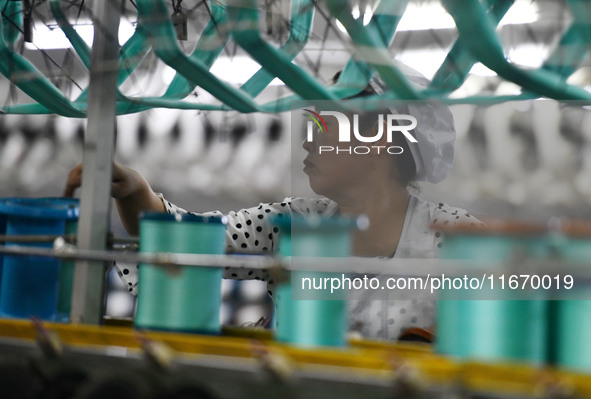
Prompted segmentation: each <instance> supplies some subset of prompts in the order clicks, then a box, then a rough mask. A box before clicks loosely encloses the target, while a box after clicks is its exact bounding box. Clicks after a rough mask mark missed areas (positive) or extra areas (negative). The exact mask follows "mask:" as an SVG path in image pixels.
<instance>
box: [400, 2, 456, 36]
mask: <svg viewBox="0 0 591 399" xmlns="http://www.w3.org/2000/svg"><path fill="white" fill-rule="evenodd" d="M455 27H456V23H455V22H454V19H453V18H452V17H451V15H449V14H448V13H447V11H445V9H444V8H443V6H441V4H439V3H435V2H430V3H423V4H417V3H410V4H409V5H408V6H407V7H406V10H405V11H404V14H403V15H402V18H400V22H398V27H397V28H396V30H397V31H409V30H429V29H453V28H455Z"/></svg>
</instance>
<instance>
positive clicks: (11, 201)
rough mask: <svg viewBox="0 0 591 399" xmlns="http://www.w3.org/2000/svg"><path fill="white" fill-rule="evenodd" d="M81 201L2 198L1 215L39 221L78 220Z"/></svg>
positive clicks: (52, 198)
mask: <svg viewBox="0 0 591 399" xmlns="http://www.w3.org/2000/svg"><path fill="white" fill-rule="evenodd" d="M79 206H80V200H78V199H77V198H59V197H49V198H1V199H0V213H2V214H5V215H9V216H21V217H28V218H38V219H61V220H68V219H77V218H78V215H79V212H80V210H79Z"/></svg>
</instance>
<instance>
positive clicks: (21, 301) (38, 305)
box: [0, 198, 79, 320]
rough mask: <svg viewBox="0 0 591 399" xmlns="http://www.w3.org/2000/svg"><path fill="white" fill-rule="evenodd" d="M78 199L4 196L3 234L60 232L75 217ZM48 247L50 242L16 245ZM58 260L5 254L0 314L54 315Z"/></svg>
mask: <svg viewBox="0 0 591 399" xmlns="http://www.w3.org/2000/svg"><path fill="white" fill-rule="evenodd" d="M78 212H79V206H78V200H76V199H71V198H5V199H2V200H0V214H2V215H3V216H4V217H5V218H6V235H62V234H64V230H65V224H66V221H68V220H73V219H76V218H78ZM6 245H22V246H35V247H46V248H51V246H52V243H51V242H47V243H31V244H18V243H11V242H7V243H6ZM59 270H60V262H59V260H58V259H53V258H48V257H39V256H5V257H4V264H3V273H2V285H1V288H0V314H2V315H3V316H7V317H17V318H25V317H31V316H37V317H40V318H42V319H46V320H52V319H54V318H55V316H56V305H57V298H58V286H59Z"/></svg>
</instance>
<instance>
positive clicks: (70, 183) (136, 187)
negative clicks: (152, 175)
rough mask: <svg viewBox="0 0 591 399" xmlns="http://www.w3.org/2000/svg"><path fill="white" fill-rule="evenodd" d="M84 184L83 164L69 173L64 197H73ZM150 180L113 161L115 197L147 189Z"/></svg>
mask: <svg viewBox="0 0 591 399" xmlns="http://www.w3.org/2000/svg"><path fill="white" fill-rule="evenodd" d="M81 185H82V164H80V165H78V166H76V167H75V168H74V169H72V170H71V171H70V173H69V174H68V180H67V181H66V187H65V189H64V197H72V196H73V195H74V192H75V191H76V189H78V188H80V186H81ZM146 186H148V187H149V184H148V182H147V181H146V180H145V179H144V178H143V177H142V175H140V174H139V173H138V172H136V171H135V170H133V169H130V168H127V167H125V166H123V165H120V164H118V163H117V162H113V180H112V184H111V196H112V197H113V198H115V199H123V198H126V197H129V196H130V195H133V194H135V193H137V192H138V191H140V190H142V189H145V187H146Z"/></svg>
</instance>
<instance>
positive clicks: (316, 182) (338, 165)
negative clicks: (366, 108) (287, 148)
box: [303, 116, 375, 198]
mask: <svg viewBox="0 0 591 399" xmlns="http://www.w3.org/2000/svg"><path fill="white" fill-rule="evenodd" d="M352 119H353V118H351V117H349V120H350V122H351V126H352V122H353V120H352ZM324 120H325V122H326V128H327V129H328V130H327V131H326V132H325V131H323V130H320V129H318V128H317V127H316V126H314V129H313V132H314V135H313V139H312V141H311V142H309V141H307V140H306V141H304V143H303V147H304V149H305V150H306V151H307V152H308V155H307V156H306V158H305V159H304V173H306V174H307V175H308V178H309V180H310V187H311V188H312V190H313V191H314V192H315V193H316V194H319V195H324V196H326V197H328V198H335V197H338V196H339V194H342V193H343V191H344V190H347V189H349V188H351V187H354V186H357V185H359V184H363V183H364V182H366V181H367V178H368V176H369V175H370V174H371V173H372V168H373V167H374V166H375V165H374V162H375V156H373V155H372V154H356V153H355V152H354V150H355V147H357V146H359V145H361V144H365V143H360V142H357V141H355V139H351V142H349V143H340V142H339V140H338V136H339V125H338V122H337V120H336V118H335V117H333V116H326V117H325V118H324ZM361 152H363V151H361Z"/></svg>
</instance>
